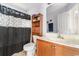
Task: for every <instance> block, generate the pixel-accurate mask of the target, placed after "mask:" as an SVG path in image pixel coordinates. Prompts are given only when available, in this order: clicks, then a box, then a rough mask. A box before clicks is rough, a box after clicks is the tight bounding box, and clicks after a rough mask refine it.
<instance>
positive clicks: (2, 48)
mask: <svg viewBox="0 0 79 59" xmlns="http://www.w3.org/2000/svg"><path fill="white" fill-rule="evenodd" d="M78 14H79V4H78V3H0V56H76V55H77V56H78V55H79V28H78V26H79V15H78Z"/></svg>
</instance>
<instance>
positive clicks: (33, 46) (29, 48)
mask: <svg viewBox="0 0 79 59" xmlns="http://www.w3.org/2000/svg"><path fill="white" fill-rule="evenodd" d="M34 48H35V44H34V43H28V44H25V45H24V47H23V49H24V50H26V51H30V50H32V49H34Z"/></svg>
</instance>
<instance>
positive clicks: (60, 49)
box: [55, 44, 63, 56]
mask: <svg viewBox="0 0 79 59" xmlns="http://www.w3.org/2000/svg"><path fill="white" fill-rule="evenodd" d="M55 56H63V46H62V45H59V44H55Z"/></svg>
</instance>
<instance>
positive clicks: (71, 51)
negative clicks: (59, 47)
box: [63, 46, 79, 56]
mask: <svg viewBox="0 0 79 59" xmlns="http://www.w3.org/2000/svg"><path fill="white" fill-rule="evenodd" d="M63 55H64V56H79V49H77V48H73V47H68V46H64V49H63Z"/></svg>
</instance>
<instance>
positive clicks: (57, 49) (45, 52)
mask: <svg viewBox="0 0 79 59" xmlns="http://www.w3.org/2000/svg"><path fill="white" fill-rule="evenodd" d="M36 54H37V56H78V55H79V49H78V48H74V47H69V46H65V45H61V44H56V43H51V42H48V41H44V40H41V39H37V53H36Z"/></svg>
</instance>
